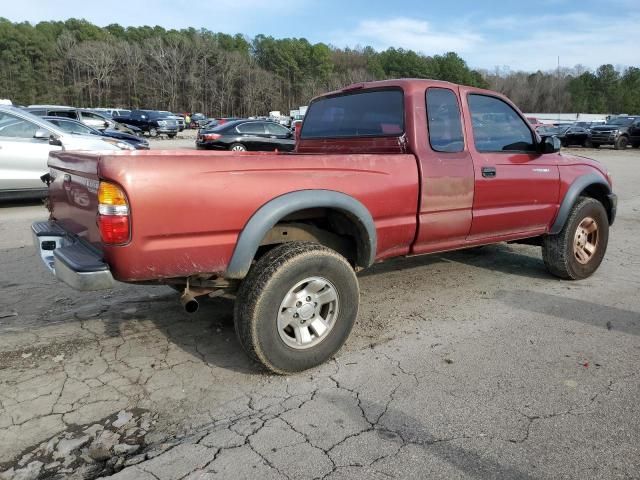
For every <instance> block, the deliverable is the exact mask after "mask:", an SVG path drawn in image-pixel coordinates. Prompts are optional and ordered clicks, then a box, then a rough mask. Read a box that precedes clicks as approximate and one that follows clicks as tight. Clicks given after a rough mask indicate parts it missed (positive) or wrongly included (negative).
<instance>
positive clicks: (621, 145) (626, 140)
mask: <svg viewBox="0 0 640 480" xmlns="http://www.w3.org/2000/svg"><path fill="white" fill-rule="evenodd" d="M590 141H591V146H592V147H593V148H599V147H600V145H613V148H615V149H616V150H624V149H625V148H627V146H628V145H631V146H632V147H633V148H640V117H627V116H619V117H615V118H612V119H610V120H609V121H608V122H607V123H606V124H605V125H597V126H594V127H591V139H590Z"/></svg>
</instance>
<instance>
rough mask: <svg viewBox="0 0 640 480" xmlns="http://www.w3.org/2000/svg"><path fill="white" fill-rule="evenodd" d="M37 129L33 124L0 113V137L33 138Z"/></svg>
mask: <svg viewBox="0 0 640 480" xmlns="http://www.w3.org/2000/svg"><path fill="white" fill-rule="evenodd" d="M39 128H40V127H38V125H36V124H35V123H31V122H28V121H27V120H23V119H22V118H20V117H14V116H13V115H9V114H8V113H4V112H0V137H13V138H33V137H34V135H35V134H36V130H38V129H39Z"/></svg>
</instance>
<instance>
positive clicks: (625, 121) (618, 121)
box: [609, 117, 634, 127]
mask: <svg viewBox="0 0 640 480" xmlns="http://www.w3.org/2000/svg"><path fill="white" fill-rule="evenodd" d="M633 120H634V118H632V117H618V118H614V119H613V120H609V125H621V126H623V127H626V126H628V125H631V124H632V123H633Z"/></svg>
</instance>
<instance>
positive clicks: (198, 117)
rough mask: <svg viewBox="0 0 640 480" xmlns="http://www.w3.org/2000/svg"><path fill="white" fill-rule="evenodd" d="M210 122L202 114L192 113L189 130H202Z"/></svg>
mask: <svg viewBox="0 0 640 480" xmlns="http://www.w3.org/2000/svg"><path fill="white" fill-rule="evenodd" d="M209 120H211V119H210V118H209V117H207V116H206V115H205V114H203V113H194V114H193V115H191V123H190V124H189V128H202V127H204V126H205V125H206V124H207V123H209Z"/></svg>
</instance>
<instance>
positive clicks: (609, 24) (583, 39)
mask: <svg viewBox="0 0 640 480" xmlns="http://www.w3.org/2000/svg"><path fill="white" fill-rule="evenodd" d="M638 25H640V15H639V14H634V13H632V14H630V15H627V16H622V17H600V16H595V15H590V14H586V13H570V14H563V15H553V14H549V13H547V14H544V15H538V16H535V15H533V16H528V17H526V16H517V17H516V16H504V17H493V18H491V19H488V20H485V21H482V20H480V21H474V19H466V20H464V22H460V21H459V22H456V23H455V24H449V25H447V26H442V25H439V26H438V28H434V27H433V26H432V24H431V23H430V22H427V21H424V20H417V19H413V18H406V17H398V18H392V19H367V20H362V21H360V22H359V23H358V24H357V25H356V27H355V28H354V29H353V30H352V31H350V32H336V33H335V34H334V36H333V38H335V39H339V41H335V40H334V41H333V42H332V43H333V44H334V45H337V46H346V45H349V46H354V45H362V46H365V45H371V46H372V47H374V48H376V49H378V50H383V49H386V48H388V47H403V48H408V49H412V50H415V51H418V52H422V53H424V54H426V55H434V54H442V53H445V52H448V51H455V52H457V53H458V54H460V55H461V56H462V57H463V58H464V59H465V60H467V62H468V63H469V65H470V66H471V67H473V68H485V69H492V68H493V67H495V66H509V67H510V68H511V69H512V70H526V71H535V70H539V69H540V70H550V69H553V68H555V66H556V64H557V57H558V56H560V61H561V64H562V65H563V66H569V67H573V66H574V65H577V64H582V65H586V66H588V67H591V68H595V67H597V66H599V65H601V64H603V63H612V64H614V65H638V62H639V61H640V56H639V55H638V53H637V52H638V45H640V28H639V27H638Z"/></svg>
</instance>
